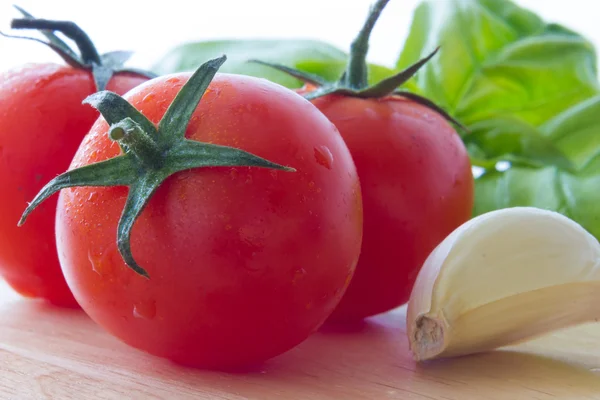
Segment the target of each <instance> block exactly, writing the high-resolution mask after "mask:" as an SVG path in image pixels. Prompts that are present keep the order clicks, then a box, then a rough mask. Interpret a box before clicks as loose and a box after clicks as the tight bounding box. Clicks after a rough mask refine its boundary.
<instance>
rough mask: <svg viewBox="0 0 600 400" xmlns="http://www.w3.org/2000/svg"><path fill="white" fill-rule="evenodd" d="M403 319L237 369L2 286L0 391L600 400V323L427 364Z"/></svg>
mask: <svg viewBox="0 0 600 400" xmlns="http://www.w3.org/2000/svg"><path fill="white" fill-rule="evenodd" d="M598 306H599V307H600V304H599V305H598ZM404 316H405V309H404V308H400V309H398V310H395V311H393V312H390V313H388V314H385V315H381V316H378V317H375V318H372V319H371V320H369V321H368V322H365V323H364V324H362V325H360V326H358V327H355V328H353V329H346V330H345V331H341V330H339V329H337V330H336V329H333V328H331V327H324V328H323V329H322V330H321V332H319V333H317V334H315V335H314V336H312V337H311V338H309V339H308V340H307V341H305V342H304V343H303V344H301V345H300V346H298V347H297V348H295V349H293V350H291V351H290V352H288V353H286V354H284V355H282V356H280V357H278V358H275V359H273V360H271V361H270V362H268V363H266V364H265V365H264V366H263V367H262V368H260V369H257V370H254V371H249V372H246V373H236V374H228V373H221V372H210V371H201V370H193V369H185V368H182V367H178V366H175V365H172V364H171V363H169V362H168V361H165V360H162V359H158V358H155V357H152V356H149V355H146V354H144V353H142V352H140V351H137V350H135V349H133V348H130V347H128V346H126V345H124V344H122V343H121V342H119V341H118V340H117V339H115V338H113V337H111V336H110V335H108V334H106V333H104V332H103V331H102V330H101V329H100V328H99V327H98V326H97V325H95V324H94V323H93V322H92V321H91V320H90V319H89V318H88V317H86V315H85V314H84V313H83V312H82V311H72V310H63V309H59V308H55V307H51V306H48V305H46V304H44V303H41V302H38V301H34V300H25V299H21V298H19V297H18V296H16V295H15V294H14V293H13V292H12V291H11V290H10V289H9V288H8V287H7V286H6V285H5V284H4V283H0V399H7V400H16V399H24V400H34V399H53V400H54V399H56V400H70V399H77V400H86V399H94V400H96V399H98V400H109V399H110V400H112V399H115V400H126V399H140V400H142V399H144V400H145V399H149V400H156V399H165V400H175V399H200V400H204V399H229V400H239V399H260V400H271V399H302V400H322V399H336V400H337V399H340V400H344V399H373V400H378V399H403V400H404V399H406V400H424V399H429V400H430V399H436V400H437V399H440V400H442V399H443V400H470V399H477V400H479V399H481V400H488V399H489V400H492V399H498V400H521V399H523V400H535V399H554V400H556V399H570V400H576V399H600V323H596V324H589V325H586V326H580V327H577V328H572V329H568V330H565V331H562V332H559V333H554V334H551V335H548V336H545V337H543V338H540V339H538V340H535V341H532V342H529V343H526V344H522V345H520V346H516V347H512V348H508V349H505V350H502V351H495V352H491V353H488V354H481V355H476V356H469V357H463V358H459V359H452V360H445V361H439V362H432V363H428V364H422V365H421V364H416V363H415V362H414V361H412V359H411V356H410V353H409V351H408V345H407V340H406V337H405V324H404Z"/></svg>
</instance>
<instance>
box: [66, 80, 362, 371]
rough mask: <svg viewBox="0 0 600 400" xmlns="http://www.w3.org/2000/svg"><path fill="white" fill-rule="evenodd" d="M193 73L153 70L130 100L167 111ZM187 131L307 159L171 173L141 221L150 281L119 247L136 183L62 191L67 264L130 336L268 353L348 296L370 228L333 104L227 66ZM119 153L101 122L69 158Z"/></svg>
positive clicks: (201, 348)
mask: <svg viewBox="0 0 600 400" xmlns="http://www.w3.org/2000/svg"><path fill="white" fill-rule="evenodd" d="M188 76H189V75H188V74H177V75H170V76H166V77H161V78H158V79H155V80H153V81H151V82H148V83H147V84H145V85H142V86H140V87H138V88H136V89H134V90H133V91H131V92H130V93H128V94H127V95H126V99H127V100H128V101H130V102H131V103H132V104H133V105H134V106H135V107H136V108H138V109H140V110H141V111H142V113H143V114H144V115H146V116H147V117H148V118H149V119H150V120H151V121H153V122H154V123H157V122H158V121H159V120H160V118H161V117H162V115H163V114H164V112H165V110H166V108H167V107H168V106H169V104H170V103H171V101H172V100H173V98H174V96H175V95H176V93H177V91H178V90H179V89H180V87H181V86H182V84H183V83H184V82H185V81H186V80H187V78H188ZM186 136H187V138H189V139H192V140H198V141H203V142H210V143H215V144H221V145H227V146H234V147H237V148H241V149H244V150H246V151H249V152H251V153H253V154H256V155H258V156H261V157H264V158H266V159H268V160H271V161H274V162H276V163H280V164H282V165H287V166H291V167H293V168H295V169H296V170H297V171H296V172H284V171H276V170H271V169H263V168H248V167H210V168H203V169H194V170H189V171H185V172H180V173H177V174H175V175H173V176H171V177H170V178H168V179H167V180H166V181H165V182H164V183H163V184H162V185H161V186H160V187H159V189H158V190H157V192H156V193H155V195H154V196H153V197H152V198H151V200H150V202H149V204H148V205H147V207H146V208H145V209H144V211H143V212H142V214H141V215H140V217H139V219H138V220H137V221H136V224H135V225H134V227H133V231H132V242H131V243H132V251H133V255H134V257H135V258H136V260H137V261H138V263H139V264H140V265H141V266H142V267H143V268H145V269H146V270H147V271H148V273H149V275H150V279H149V280H147V279H145V278H143V277H141V276H138V275H136V274H135V273H134V272H133V271H131V270H130V269H128V268H127V267H126V266H125V264H124V262H123V261H122V259H121V257H120V255H119V254H118V252H117V248H116V229H117V221H118V219H119V216H120V213H121V211H122V210H123V206H124V204H125V198H126V196H127V193H128V190H127V189H126V188H124V187H109V188H86V187H81V188H73V189H67V190H63V191H62V192H61V194H60V198H59V204H58V213H57V245H58V249H59V254H60V259H61V263H62V265H63V270H64V273H65V276H66V279H67V282H68V283H69V286H70V287H71V288H72V290H73V293H74V294H75V297H76V298H77V300H78V301H79V303H80V304H81V306H82V308H83V309H84V310H85V311H86V312H87V313H88V314H89V315H90V316H91V318H92V319H93V320H95V321H96V322H97V323H98V324H99V325H101V326H103V327H104V328H105V329H107V330H108V331H109V332H111V333H112V334H114V335H115V336H116V337H118V338H120V339H121V340H123V341H124V342H126V343H128V344H130V345H132V346H134V347H137V348H139V349H141V350H144V351H146V352H149V353H151V354H154V355H157V356H161V357H166V358H169V359H171V360H173V361H175V362H176V363H181V364H185V365H189V366H194V367H201V368H236V367H240V366H245V365H249V364H254V363H259V362H262V361H264V360H266V359H269V358H271V357H274V356H276V355H278V354H281V353H283V352H285V351H287V350H289V349H291V348H292V347H294V346H295V345H297V344H299V343H300V342H301V341H303V340H304V339H305V338H306V337H307V336H308V335H310V334H311V333H312V332H314V331H315V330H316V329H318V328H319V326H320V325H321V324H322V323H323V322H324V321H325V320H326V318H327V317H328V316H329V314H330V313H331V312H332V311H333V309H334V308H335V306H336V305H337V303H338V301H339V300H340V298H341V296H342V295H343V292H344V290H345V288H346V287H347V285H348V283H349V281H350V279H351V277H352V274H353V272H354V268H355V265H356V262H357V259H358V255H359V252H360V243H361V238H362V200H361V194H360V184H359V181H358V177H357V174H356V169H355V166H354V163H353V161H352V158H351V156H350V153H349V151H348V149H347V147H346V146H345V144H344V142H343V140H342V138H341V137H340V135H339V133H338V132H337V130H336V128H335V127H334V126H333V124H331V122H329V121H328V120H327V119H326V118H325V116H323V115H322V114H321V113H320V112H319V111H318V110H317V109H316V108H315V107H314V106H313V105H312V104H311V103H310V102H308V101H306V100H305V99H303V98H302V97H300V96H298V95H296V94H295V93H294V92H292V91H290V90H288V89H285V88H283V87H281V86H279V85H275V84H273V83H270V82H267V81H264V80H262V79H256V78H251V77H244V76H236V75H228V74H218V75H217V77H216V78H215V79H214V80H213V82H212V83H211V85H210V87H209V89H208V91H207V93H206V94H205V95H204V98H203V99H202V101H201V103H200V105H199V107H198V108H197V110H196V112H195V114H194V116H193V117H192V119H191V122H190V125H189V126H188V129H187V131H186ZM118 154H119V147H118V146H117V144H116V143H114V142H111V141H110V140H109V139H108V137H107V125H106V123H105V122H103V120H100V121H99V122H98V123H96V124H95V125H94V127H93V128H92V130H91V132H90V134H89V135H88V136H87V137H86V138H85V140H84V142H83V144H82V146H81V147H80V149H79V151H78V152H77V154H76V156H75V158H74V162H73V164H72V168H74V167H78V166H82V165H85V164H89V163H91V162H96V161H100V160H105V159H108V158H111V157H114V156H116V155H118Z"/></svg>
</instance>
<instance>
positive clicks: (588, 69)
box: [397, 0, 599, 126]
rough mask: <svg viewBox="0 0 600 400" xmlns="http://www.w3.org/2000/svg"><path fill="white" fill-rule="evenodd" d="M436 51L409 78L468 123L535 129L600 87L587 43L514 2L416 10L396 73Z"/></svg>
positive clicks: (492, 0) (454, 3) (465, 0)
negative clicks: (502, 121)
mask: <svg viewBox="0 0 600 400" xmlns="http://www.w3.org/2000/svg"><path fill="white" fill-rule="evenodd" d="M438 45H439V46H441V49H440V51H439V53H438V55H437V56H436V57H434V58H433V59H432V60H431V61H430V62H429V63H427V64H426V65H425V66H424V67H423V68H422V69H421V71H419V73H418V74H417V75H416V76H415V77H414V78H413V79H415V81H416V82H415V83H416V85H417V86H418V87H419V88H420V89H421V90H422V92H423V94H425V95H426V96H428V97H429V98H430V99H431V100H433V101H435V102H437V103H438V104H439V105H441V106H443V107H444V108H445V109H446V111H448V112H450V113H451V114H452V115H454V116H455V117H457V118H459V119H460V120H461V121H462V122H463V123H465V124H470V123H473V122H476V121H479V120H482V119H485V118H491V117H501V116H504V115H509V116H511V117H513V118H518V119H520V120H522V121H524V122H527V123H531V124H532V125H534V126H537V125H539V124H541V123H543V122H545V121H547V120H548V119H549V118H551V117H553V116H554V115H555V114H556V113H557V112H559V111H561V110H563V109H565V108H567V107H570V106H573V105H575V104H577V103H578V102H580V101H582V100H584V99H586V98H588V97H590V96H592V95H594V94H596V93H597V91H598V88H599V86H598V82H597V78H596V72H597V71H596V58H595V51H594V48H593V46H592V45H591V44H590V43H589V42H588V41H587V40H585V39H584V38H583V37H581V36H579V35H577V34H576V33H574V32H572V31H569V30H567V29H565V28H563V27H561V26H559V25H556V24H546V23H545V22H544V21H542V20H541V19H540V18H539V17H537V16H536V15H535V14H533V13H532V12H530V11H528V10H525V9H523V8H520V7H518V6H517V5H515V4H514V3H513V2H511V1H506V0H447V1H443V2H439V1H431V0H427V1H425V2H423V3H421V4H420V5H419V7H418V8H417V9H416V11H415V14H414V17H413V22H412V26H411V29H410V33H409V36H408V39H407V41H406V45H405V46H404V48H403V50H402V53H401V55H400V58H399V60H398V64H397V69H398V70H400V69H403V68H405V67H406V66H408V65H410V64H411V63H412V62H414V60H416V59H418V58H420V57H423V56H425V55H426V54H428V53H429V52H430V51H432V50H433V49H434V48H435V47H436V46H438Z"/></svg>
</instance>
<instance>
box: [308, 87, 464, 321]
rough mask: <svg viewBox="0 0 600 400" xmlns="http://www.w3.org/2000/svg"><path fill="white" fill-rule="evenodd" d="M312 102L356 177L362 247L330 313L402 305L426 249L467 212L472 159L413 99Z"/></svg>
mask: <svg viewBox="0 0 600 400" xmlns="http://www.w3.org/2000/svg"><path fill="white" fill-rule="evenodd" d="M307 90H310V88H304V89H301V90H300V92H301V93H305V92H306V91H307ZM313 103H314V104H315V105H316V106H317V108H319V109H320V110H321V111H322V112H323V113H324V114H325V115H326V116H327V117H328V118H329V120H330V121H332V122H333V123H334V124H335V125H336V126H337V128H338V129H339V131H340V133H341V135H342V137H343V138H344V141H345V142H346V144H347V146H348V148H349V149H350V152H351V154H352V157H353V159H354V162H355V164H356V168H357V171H358V175H359V178H360V182H361V187H362V196H363V207H364V236H363V243H362V252H361V255H360V258H359V262H358V265H357V267H356V272H355V275H354V278H353V280H352V282H351V284H350V287H349V288H348V290H347V292H346V294H345V295H344V297H343V299H342V301H341V302H340V304H339V306H338V307H337V309H336V310H335V311H334V313H333V315H332V316H331V318H330V320H331V321H351V320H359V319H362V318H365V317H369V316H372V315H375V314H379V313H382V312H386V311H389V310H391V309H393V308H395V307H398V306H400V305H402V304H404V303H406V302H407V301H408V299H409V297H410V293H411V290H412V286H413V284H414V281H415V279H416V276H417V273H418V271H419V269H420V268H421V265H422V264H423V262H424V261H425V259H426V258H427V256H428V255H429V253H430V252H431V251H432V250H433V249H434V248H435V247H436V246H437V244H439V243H440V242H441V241H442V240H443V239H444V238H445V237H446V236H447V235H448V234H450V233H451V232H452V231H453V230H454V229H455V228H457V227H458V226H459V225H461V224H462V223H464V222H466V221H467V220H468V219H469V218H470V217H471V211H472V207H473V196H474V194H473V190H474V188H473V186H474V182H473V176H472V172H471V165H470V161H469V157H468V154H467V151H466V149H465V147H464V145H463V142H462V140H461V139H460V137H459V136H458V134H457V133H456V131H455V130H454V129H453V128H452V127H451V126H450V125H449V124H448V122H447V121H446V120H445V119H444V118H443V117H442V116H441V115H439V114H438V113H436V112H434V111H432V110H431V109H429V108H427V107H425V106H422V105H420V104H417V103H415V102H413V101H411V100H408V99H404V98H400V97H386V98H382V99H359V98H352V97H344V96H339V95H329V96H326V97H321V98H317V99H315V100H313Z"/></svg>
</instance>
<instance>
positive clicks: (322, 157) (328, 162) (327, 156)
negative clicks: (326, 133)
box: [315, 146, 333, 169]
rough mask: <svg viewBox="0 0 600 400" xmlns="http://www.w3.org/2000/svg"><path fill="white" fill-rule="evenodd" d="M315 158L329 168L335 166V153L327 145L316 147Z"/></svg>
mask: <svg viewBox="0 0 600 400" xmlns="http://www.w3.org/2000/svg"><path fill="white" fill-rule="evenodd" d="M315 160H317V163H319V164H320V165H322V166H324V167H325V168H327V169H331V167H332V166H333V154H331V151H330V150H329V148H328V147H327V146H318V147H315Z"/></svg>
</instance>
